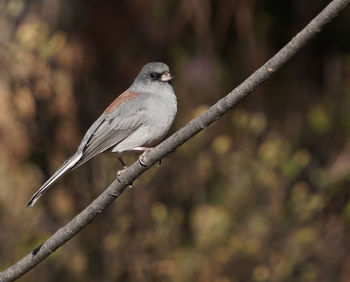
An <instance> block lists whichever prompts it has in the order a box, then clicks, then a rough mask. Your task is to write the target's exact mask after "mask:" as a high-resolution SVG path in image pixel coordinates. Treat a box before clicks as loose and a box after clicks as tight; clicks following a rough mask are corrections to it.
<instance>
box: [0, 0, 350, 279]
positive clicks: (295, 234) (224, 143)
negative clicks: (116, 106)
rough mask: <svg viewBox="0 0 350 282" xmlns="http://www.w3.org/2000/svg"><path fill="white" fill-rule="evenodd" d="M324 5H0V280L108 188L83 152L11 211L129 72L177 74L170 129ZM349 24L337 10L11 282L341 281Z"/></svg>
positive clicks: (348, 257) (110, 163)
mask: <svg viewBox="0 0 350 282" xmlns="http://www.w3.org/2000/svg"><path fill="white" fill-rule="evenodd" d="M328 2H329V1H320V0H318V1H316V0H310V1H305V0H283V1H280V0H266V1H265V0H264V1H258V0H255V1H254V0H221V1H209V0H180V1H175V0H152V1H145V0H144V1H142V0H124V1H97V0H90V1H68V0H61V1H59V0H31V1H25V0H0V269H5V268H6V267H8V266H10V265H11V264H13V263H14V262H16V261H17V260H18V259H20V258H21V257H22V256H24V255H25V254H27V253H28V252H30V251H31V250H33V248H35V247H37V246H38V245H39V244H40V243H41V242H43V240H45V239H46V238H48V237H49V236H50V235H51V234H52V233H53V232H55V231H56V230H57V229H58V228H59V227H60V226H62V225H64V224H65V223H67V222H68V221H69V220H70V219H71V218H72V217H73V216H74V215H76V214H77V213H78V212H79V211H81V210H82V209H83V208H84V207H86V206H87V205H88V204H89V203H90V202H91V201H92V200H93V199H94V198H95V197H96V196H97V195H98V194H99V193H100V192H101V191H103V190H104V188H105V187H106V186H107V185H108V184H109V183H110V182H111V181H112V180H113V179H114V178H115V177H116V172H117V170H118V169H120V164H119V162H118V161H117V160H116V159H115V158H113V157H111V156H110V155H103V156H100V157H97V158H95V159H93V160H92V161H90V162H89V163H88V164H87V165H85V166H83V167H81V168H79V169H77V170H75V171H74V172H73V173H71V174H70V175H68V176H66V177H64V179H62V180H61V181H60V182H59V183H58V184H57V185H56V186H55V187H54V189H52V190H50V192H48V193H47V194H45V196H44V197H43V198H41V199H40V201H39V202H38V204H37V206H35V207H34V208H33V209H27V208H26V204H27V202H28V200H29V198H30V196H31V195H32V193H33V192H34V191H35V190H36V189H37V188H38V186H40V184H41V183H42V182H43V181H44V180H45V179H47V178H48V177H49V176H50V174H51V173H52V172H54V171H55V169H56V168H57V167H58V166H59V165H60V164H61V162H63V161H64V160H65V159H66V158H68V157H69V156H70V155H71V154H73V153H74V151H75V149H76V147H77V145H78V144H79V142H80V139H81V137H82V136H83V134H84V132H85V130H87V128H88V127H89V125H90V124H91V123H92V122H93V121H94V120H95V119H96V118H97V117H98V116H99V114H100V113H101V112H102V111H103V109H104V108H105V107H106V106H107V105H108V104H109V103H110V102H111V101H112V100H113V99H114V98H115V97H116V94H117V93H121V92H122V91H123V90H125V89H126V88H127V87H128V86H129V85H130V84H131V82H132V80H133V78H134V77H135V76H136V74H137V73H138V71H139V70H140V68H141V67H142V65H143V64H144V63H146V62H149V61H154V60H159V61H163V62H165V63H167V64H169V66H170V67H171V69H172V72H173V73H174V74H175V76H176V80H175V81H174V87H175V90H176V93H177V96H178V105H179V111H178V115H177V119H176V123H175V125H174V128H173V129H172V131H173V132H174V131H175V130H176V129H178V128H181V127H182V126H183V125H185V124H186V123H187V122H188V121H189V120H191V119H192V118H193V117H195V116H198V115H199V114H200V113H201V112H202V111H204V110H205V109H206V108H207V107H208V106H209V105H211V104H213V103H214V102H215V101H217V100H218V99H219V98H220V97H223V96H224V95H226V94H227V93H228V92H229V91H230V90H232V89H233V88H234V87H235V86H237V85H238V84H239V83H240V82H241V81H243V80H244V79H245V78H246V77H247V76H248V75H249V74H251V73H252V72H253V71H254V70H255V69H257V68H258V67H259V66H260V65H262V64H263V63H264V62H265V61H266V60H267V59H268V58H269V57H270V56H272V55H273V54H274V53H275V52H276V51H278V50H279V49H280V48H281V47H283V45H284V44H285V43H287V42H288V40H290V39H291V38H292V36H294V35H295V34H296V33H297V32H298V31H299V30H300V29H301V28H302V27H304V26H305V25H306V24H307V23H308V22H309V21H310V20H311V19H312V18H313V17H314V16H315V15H316V14H317V13H318V12H320V11H321V9H322V8H324V7H325V6H326V4H327V3H328ZM349 26H350V9H349V8H348V9H347V10H346V11H344V12H343V13H342V14H341V15H340V16H339V17H338V18H336V19H335V21H334V22H333V23H331V24H330V25H329V26H328V27H327V28H326V29H325V30H324V31H322V32H321V33H320V34H319V35H318V36H317V38H315V39H314V40H313V41H312V42H311V43H309V44H308V45H307V46H306V47H305V48H304V49H303V50H302V51H301V52H299V53H298V54H297V55H296V56H295V57H294V58H293V59H292V61H291V62H290V63H288V64H287V65H286V66H284V67H283V69H282V70H280V71H278V73H276V74H275V75H274V76H273V77H272V78H271V79H270V80H269V81H267V82H265V83H264V84H263V85H262V86H261V87H259V89H257V90H256V91H255V92H254V93H253V95H250V96H249V97H247V98H245V99H244V101H242V102H240V104H239V105H237V106H236V107H235V108H234V109H233V110H232V111H230V112H229V113H228V114H226V115H225V116H224V117H222V118H221V119H220V120H218V121H217V122H216V123H215V124H214V125H212V126H210V127H209V128H207V129H206V130H205V131H204V132H202V133H200V134H199V135H198V136H196V137H195V138H193V139H191V140H190V141H189V142H187V143H186V144H184V145H183V146H182V147H181V148H179V149H178V150H177V151H176V152H175V153H172V154H170V155H169V156H167V157H166V158H165V159H164V160H163V162H162V165H161V166H160V167H157V166H155V167H154V168H152V169H151V170H150V171H148V172H147V173H145V174H144V175H142V177H141V178H140V179H139V180H137V181H136V182H135V183H134V187H135V188H134V189H131V190H128V191H125V192H124V193H123V194H122V195H121V197H120V198H118V200H117V201H116V202H115V203H113V205H112V206H111V207H109V208H108V209H107V211H106V212H104V213H103V214H101V215H100V216H99V217H97V218H96V220H95V221H93V222H92V223H91V224H90V225H89V226H88V227H87V228H85V229H84V230H83V231H82V232H81V233H80V234H79V235H77V236H76V237H75V238H73V239H72V240H71V241H70V242H68V243H67V244H65V245H64V246H63V247H61V248H60V249H59V250H57V251H56V252H55V253H54V254H53V255H51V256H50V257H49V258H48V259H46V260H45V261H44V262H42V263H41V264H40V265H39V266H37V267H36V268H35V269H34V270H32V271H31V272H29V273H28V274H26V275H25V276H24V277H22V278H21V279H20V280H19V281H39V282H40V281H201V282H202V281H214V282H226V281H321V282H322V281H332V282H334V281H342V282H345V281H350V253H349V251H350V189H349V188H350V187H349V181H350V174H349V173H350V111H349V109H350V36H349ZM135 160H136V157H135V156H131V157H129V159H128V160H127V161H128V162H129V163H131V162H133V161H135Z"/></svg>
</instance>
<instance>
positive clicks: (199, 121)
mask: <svg viewBox="0 0 350 282" xmlns="http://www.w3.org/2000/svg"><path fill="white" fill-rule="evenodd" d="M349 2H350V0H334V1H332V2H331V3H330V4H329V5H328V6H327V7H326V8H325V9H324V10H323V11H322V12H321V13H319V14H318V15H317V16H316V17H315V18H314V19H313V20H312V21H311V22H310V23H309V24H308V25H307V26H306V27H305V28H304V29H303V30H302V31H301V32H299V33H298V34H297V35H296V36H294V38H293V39H292V40H291V41H290V42H289V43H288V44H287V45H285V46H284V47H283V48H282V49H281V50H280V51H279V52H278V53H277V54H275V55H274V56H273V57H272V58H271V59H270V60H268V61H267V62H266V63H265V64H264V65H263V66H262V67H260V68H259V69H258V70H257V71H255V72H254V73H253V74H252V75H251V76H249V77H248V78H247V79H246V80H245V81H243V82H242V83H241V84H240V85H239V86H238V87H237V88H235V89H234V90H233V91H231V92H230V93H229V94H228V95H226V96H225V97H224V98H222V99H220V100H219V101H218V102H217V103H216V104H214V105H213V106H211V107H210V108H209V109H208V110H207V111H206V112H204V113H203V114H202V115H200V116H199V117H197V118H195V119H193V120H192V121H190V122H189V123H188V124H187V125H186V126H184V127H183V128H181V129H180V130H178V131H177V132H176V133H174V134H173V135H172V136H170V137H169V138H167V139H166V140H165V141H164V142H162V143H161V144H159V145H158V146H157V147H156V148H154V149H153V150H152V151H150V152H149V153H148V154H147V155H146V163H147V166H142V165H141V164H140V163H139V162H138V161H136V162H135V163H133V164H132V165H131V166H129V167H128V168H127V169H126V170H125V171H124V173H123V174H122V175H121V176H120V177H119V179H120V182H119V181H118V180H114V181H113V182H112V183H111V184H110V185H109V186H108V187H107V189H106V190H105V191H104V192H103V193H101V194H100V196H98V197H97V198H96V199H95V200H94V201H93V202H92V203H91V204H90V205H89V206H88V207H86V208H85V209H84V210H83V211H82V212H80V213H79V214H78V215H77V216H75V217H74V218H73V219H72V220H71V221H70V222H69V223H67V224H66V225H65V226H63V227H61V228H60V229H58V230H57V231H56V232H55V233H54V234H53V235H52V236H51V237H50V238H49V239H47V240H46V241H45V242H44V243H43V244H41V245H40V246H39V247H37V248H36V249H35V250H34V251H32V252H31V253H29V254H27V255H26V256H25V257H23V258H22V259H21V260H19V261H18V262H17V263H16V264H14V265H12V266H11V267H9V268H8V269H6V270H4V271H3V272H0V282H5V281H13V280H15V279H17V278H19V277H20V276H22V275H23V274H25V273H26V272H28V271H29V270H30V269H32V268H33V267H35V266H36V265H37V264H39V263H40V262H41V261H42V260H44V259H45V258H46V257H48V256H49V255H50V254H52V253H53V252H54V251H55V250H56V249H57V248H59V247H60V246H62V245H63V244H64V243H66V242H67V241H68V240H70V239H71V238H72V237H73V236H74V235H76V234H77V233H78V232H79V231H80V230H81V229H83V228H84V227H85V226H87V225H88V224H89V223H90V222H91V221H92V220H93V219H94V218H95V217H96V216H97V215H98V214H100V213H101V212H102V211H103V210H104V209H105V208H106V207H108V206H109V205H110V204H111V203H112V202H113V201H114V200H115V199H116V198H117V197H118V196H119V195H120V194H121V193H122V192H123V191H124V189H125V188H126V187H127V186H128V184H130V183H132V181H133V180H135V179H136V178H137V177H139V176H140V175H141V174H142V173H143V172H144V171H145V170H147V169H148V168H149V167H151V166H152V165H153V164H155V163H156V162H158V161H159V160H160V159H161V158H163V157H164V156H165V155H167V154H168V153H169V152H171V151H173V150H174V149H176V148H177V147H179V146H180V145H182V144H183V143H185V142H186V141H187V140H189V139H190V138H192V137H193V136H194V135H196V134H197V133H198V132H200V131H201V130H203V129H204V128H206V127H208V126H209V125H210V124H212V123H213V122H215V121H216V120H217V119H218V118H220V117H221V116H222V115H223V114H225V113H226V112H227V111H228V110H230V109H231V108H232V107H233V106H234V105H235V104H237V102H238V101H240V100H241V99H242V98H244V97H245V96H247V95H248V94H249V93H251V92H252V91H254V90H255V89H256V88H257V87H258V86H259V85H260V84H261V83H262V82H263V81H265V80H266V79H268V78H269V77H270V76H271V75H272V74H273V73H274V72H275V71H277V70H278V69H279V68H280V67H281V66H283V65H284V64H285V63H286V62H287V61H289V60H290V59H291V58H292V57H293V55H294V54H296V53H297V52H298V51H299V50H300V49H301V48H302V47H303V46H304V45H305V44H306V43H307V42H308V41H309V40H310V39H312V38H313V37H314V36H315V35H316V34H317V33H318V32H320V31H321V30H322V29H323V28H324V27H325V25H326V24H327V23H329V22H330V21H331V20H332V19H334V18H335V17H336V16H337V15H338V13H339V12H340V11H342V10H343V9H344V8H345V7H346V6H347V5H348V4H349Z"/></svg>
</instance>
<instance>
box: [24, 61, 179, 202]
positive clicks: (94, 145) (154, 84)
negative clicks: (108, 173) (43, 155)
mask: <svg viewBox="0 0 350 282" xmlns="http://www.w3.org/2000/svg"><path fill="white" fill-rule="evenodd" d="M172 78H173V76H172V75H171V74H170V71H169V67H168V66H167V65H166V64H164V63H160V62H151V63H148V64H146V65H144V66H143V68H142V69H141V71H140V73H139V74H138V76H137V77H136V79H135V80H134V82H133V83H132V84H131V86H130V87H129V89H128V90H126V91H125V92H124V93H122V94H121V95H120V96H118V97H117V98H116V99H115V100H114V101H113V102H112V103H111V104H110V105H109V106H108V107H107V109H106V110H105V111H104V112H103V114H102V115H101V116H100V117H99V118H98V119H97V120H96V121H95V122H94V123H93V124H92V126H91V127H90V128H89V129H88V131H87V132H86V133H85V135H84V137H83V140H82V141H81V143H80V145H79V147H78V150H77V151H76V153H75V154H74V155H73V156H72V157H70V158H69V159H68V160H66V161H65V162H64V163H63V164H62V165H61V166H60V167H59V168H58V169H57V170H56V172H55V173H54V174H53V175H52V176H51V177H50V178H49V179H48V180H47V181H46V182H45V183H44V184H43V185H42V186H41V187H40V188H39V190H38V191H37V192H35V193H34V195H33V196H32V198H31V199H30V201H29V203H28V207H32V206H33V205H34V204H35V202H36V201H37V200H38V199H39V198H40V196H41V195H42V194H43V193H44V192H45V191H46V190H47V189H48V188H50V187H51V185H53V184H54V183H55V182H56V181H57V180H58V179H59V178H60V177H61V176H63V175H64V174H65V173H67V172H68V171H70V170H73V169H75V168H77V167H79V166H80V165H82V164H83V163H85V162H87V161H88V160H90V159H91V158H93V157H94V156H96V155H97V154H100V153H102V152H104V151H106V150H110V151H111V152H114V153H117V154H118V155H119V156H121V155H122V153H125V152H130V151H139V152H145V151H146V150H148V149H149V148H150V147H152V146H154V145H155V144H157V143H158V142H159V141H160V140H161V139H162V138H164V137H165V135H166V134H167V132H168V130H169V129H170V127H171V125H172V124H173V122H174V119H175V115H176V111H177V101H176V96H175V93H174V89H173V87H172V84H171V80H172ZM120 160H121V159H120ZM121 162H122V163H123V165H124V162H123V161H122V160H121ZM140 162H141V163H142V159H141V158H140Z"/></svg>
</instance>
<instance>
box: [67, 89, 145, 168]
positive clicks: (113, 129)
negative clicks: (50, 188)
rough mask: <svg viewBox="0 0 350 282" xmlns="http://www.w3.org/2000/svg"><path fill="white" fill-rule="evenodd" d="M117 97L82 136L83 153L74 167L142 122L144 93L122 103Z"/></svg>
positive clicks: (127, 133)
mask: <svg viewBox="0 0 350 282" xmlns="http://www.w3.org/2000/svg"><path fill="white" fill-rule="evenodd" d="M124 93H125V92H124ZM132 93H133V92H132ZM127 95H130V94H127ZM119 97H121V96H119ZM119 97H118V98H119ZM118 98H117V99H118ZM122 98H123V97H122ZM117 99H116V100H115V101H114V102H113V103H112V104H111V105H110V106H109V107H108V108H107V109H106V111H105V112H104V113H103V114H102V116H101V117H100V118H99V119H98V120H97V121H96V125H95V124H94V125H93V126H91V128H90V129H89V130H88V132H87V133H86V135H85V136H84V138H83V141H82V143H81V144H80V146H79V149H80V150H81V151H82V153H83V155H82V157H81V159H80V160H79V161H78V162H77V163H76V165H75V166H74V168H76V167H78V166H80V165H82V164H83V163H85V162H87V161H88V160H89V159H91V158H93V157H94V156H96V155H97V154H99V153H102V152H104V151H106V150H107V149H109V148H111V147H113V146H115V145H116V144H118V143H120V142H121V141H123V140H124V139H125V138H127V137H128V136H130V135H131V134H132V133H133V132H135V130H137V129H138V128H139V127H140V126H141V125H142V124H143V123H144V121H145V110H146V108H145V102H146V100H147V99H148V97H147V95H146V94H139V95H138V96H133V97H132V99H128V100H125V101H123V102H122V103H119V101H118V100H117ZM113 106H114V108H113Z"/></svg>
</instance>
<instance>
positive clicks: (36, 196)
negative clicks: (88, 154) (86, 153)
mask: <svg viewBox="0 0 350 282" xmlns="http://www.w3.org/2000/svg"><path fill="white" fill-rule="evenodd" d="M82 155H83V153H77V154H75V155H73V156H72V157H71V158H69V159H68V160H66V161H65V162H64V163H63V164H62V165H61V166H60V167H59V168H58V169H57V170H56V172H55V173H54V174H53V175H52V176H51V177H50V178H49V179H48V180H47V181H46V182H45V183H44V184H43V185H42V186H41V187H40V188H39V189H38V191H36V192H35V193H34V195H33V196H32V198H31V199H30V201H29V203H28V205H27V207H28V208H31V207H32V206H34V204H35V203H36V201H37V200H38V199H39V198H40V196H41V195H42V194H43V193H44V192H45V191H46V190H47V189H49V188H50V187H51V185H52V184H54V183H55V182H56V181H57V180H58V179H59V178H60V177H61V176H62V175H64V174H65V173H67V172H68V171H69V170H71V169H72V168H73V167H74V165H75V164H76V163H77V162H78V161H79V160H80V159H81V156H82Z"/></svg>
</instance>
